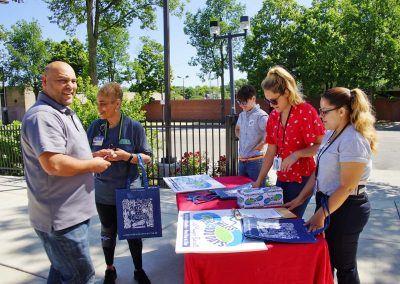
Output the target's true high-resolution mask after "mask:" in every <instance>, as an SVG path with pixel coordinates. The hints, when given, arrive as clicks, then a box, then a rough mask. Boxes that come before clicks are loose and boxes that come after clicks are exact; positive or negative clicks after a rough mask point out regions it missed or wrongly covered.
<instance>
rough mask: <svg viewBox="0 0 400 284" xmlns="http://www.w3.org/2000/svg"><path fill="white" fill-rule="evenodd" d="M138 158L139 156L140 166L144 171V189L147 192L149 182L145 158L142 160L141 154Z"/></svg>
mask: <svg viewBox="0 0 400 284" xmlns="http://www.w3.org/2000/svg"><path fill="white" fill-rule="evenodd" d="M136 156H137V158H138V161H139V163H138V164H139V166H140V168H141V169H142V179H143V186H144V189H146V190H147V189H149V180H148V178H147V173H146V169H145V167H144V162H143V158H142V156H140V154H137V155H136Z"/></svg>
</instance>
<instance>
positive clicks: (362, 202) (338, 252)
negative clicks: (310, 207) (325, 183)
mask: <svg viewBox="0 0 400 284" xmlns="http://www.w3.org/2000/svg"><path fill="white" fill-rule="evenodd" d="M322 195H323V194H322V193H321V192H318V193H317V196H316V203H317V207H316V210H318V208H319V207H320V206H321V198H322ZM370 211H371V206H370V203H369V200H368V195H367V193H361V194H360V195H357V196H349V197H348V198H347V199H346V201H345V202H344V203H343V204H342V206H340V208H339V209H338V210H336V211H335V212H334V213H333V214H332V215H331V224H330V226H329V228H328V229H327V230H326V231H325V238H326V242H327V243H328V248H329V255H330V259H331V266H332V274H334V270H335V269H336V271H337V272H336V276H337V280H338V283H339V284H347V283H348V284H354V283H356V284H357V283H360V278H359V277H358V271H357V247H358V239H359V237H360V234H361V232H362V230H363V229H364V226H365V225H366V224H367V222H368V219H369V214H370Z"/></svg>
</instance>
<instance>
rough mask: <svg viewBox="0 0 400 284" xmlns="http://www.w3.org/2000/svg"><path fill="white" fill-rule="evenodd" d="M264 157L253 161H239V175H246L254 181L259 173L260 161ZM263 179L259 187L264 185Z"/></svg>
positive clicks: (261, 161)
mask: <svg viewBox="0 0 400 284" xmlns="http://www.w3.org/2000/svg"><path fill="white" fill-rule="evenodd" d="M263 160H264V159H258V160H253V161H239V176H244V177H248V178H250V179H251V180H253V181H256V180H257V178H258V174H259V173H260V170H261V167H262V163H263ZM265 181H266V179H264V182H262V183H261V187H263V186H265Z"/></svg>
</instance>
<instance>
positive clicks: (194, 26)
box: [184, 0, 245, 99]
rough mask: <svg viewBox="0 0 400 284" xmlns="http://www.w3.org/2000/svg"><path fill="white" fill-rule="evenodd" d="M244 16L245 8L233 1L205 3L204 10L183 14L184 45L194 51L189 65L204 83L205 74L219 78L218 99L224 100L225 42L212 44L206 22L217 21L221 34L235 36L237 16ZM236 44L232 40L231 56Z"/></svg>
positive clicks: (237, 25)
mask: <svg viewBox="0 0 400 284" xmlns="http://www.w3.org/2000/svg"><path fill="white" fill-rule="evenodd" d="M244 14H245V6H244V5H242V4H239V3H237V2H236V0H207V1H206V8H204V9H199V10H197V12H196V13H190V12H188V13H186V19H185V27H184V32H185V34H186V35H188V36H189V41H188V43H189V44H190V45H192V46H194V47H195V48H196V56H194V57H192V58H191V60H190V62H189V65H191V66H200V71H201V73H200V74H199V76H200V77H201V78H202V79H203V80H205V79H206V77H207V78H208V76H209V74H210V73H212V74H214V76H215V78H218V77H219V78H221V94H222V99H224V98H225V89H224V87H223V86H224V84H225V83H224V81H225V78H224V69H226V68H227V63H228V62H227V50H226V49H227V40H217V41H213V39H212V38H211V36H210V20H218V21H219V22H220V23H219V24H220V27H221V34H226V33H236V32H239V20H240V16H243V15H244ZM240 46H241V44H240V40H233V42H232V47H233V54H234V56H236V55H237V54H238V52H239V49H240Z"/></svg>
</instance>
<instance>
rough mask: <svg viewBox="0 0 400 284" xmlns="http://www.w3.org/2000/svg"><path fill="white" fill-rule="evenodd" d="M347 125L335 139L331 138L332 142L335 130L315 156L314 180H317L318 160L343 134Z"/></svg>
mask: <svg viewBox="0 0 400 284" xmlns="http://www.w3.org/2000/svg"><path fill="white" fill-rule="evenodd" d="M348 125H349V123H347V124H346V126H345V127H343V129H342V130H340V132H339V134H338V135H337V136H336V137H335V138H333V140H332V137H333V135H335V133H336V130H335V131H333V133H332V135H331V137H329V139H328V141H327V142H326V144H325V146H324V147H323V148H322V149H321V151H320V152H319V153H318V155H317V167H316V168H315V180H317V177H318V169H319V160H321V156H322V155H323V154H324V153H325V152H326V150H328V149H329V147H330V146H331V145H332V144H333V142H335V140H336V139H337V138H338V137H339V136H340V135H341V134H342V133H343V131H344V130H345V129H346V128H347V126H348Z"/></svg>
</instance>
